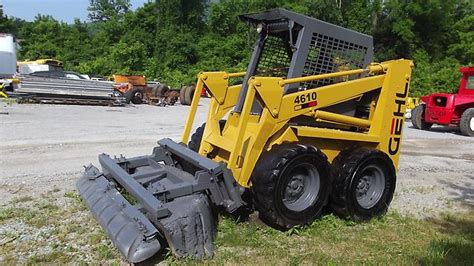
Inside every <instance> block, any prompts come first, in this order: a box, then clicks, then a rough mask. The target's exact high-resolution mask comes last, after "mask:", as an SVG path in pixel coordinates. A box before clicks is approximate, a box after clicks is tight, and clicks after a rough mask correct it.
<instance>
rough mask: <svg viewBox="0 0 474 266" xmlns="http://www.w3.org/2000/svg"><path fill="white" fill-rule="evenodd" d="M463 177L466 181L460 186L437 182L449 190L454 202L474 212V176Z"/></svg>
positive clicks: (443, 181) (442, 181)
mask: <svg viewBox="0 0 474 266" xmlns="http://www.w3.org/2000/svg"><path fill="white" fill-rule="evenodd" d="M465 177H466V179H465V180H464V181H463V182H462V183H461V184H454V183H452V182H448V181H445V180H441V181H439V182H440V183H441V184H442V185H444V186H445V187H448V188H449V189H450V190H451V191H450V194H451V195H452V196H453V200H454V201H457V202H459V203H460V204H461V205H462V206H463V207H467V208H468V209H470V210H474V175H465ZM473 252H474V250H473Z"/></svg>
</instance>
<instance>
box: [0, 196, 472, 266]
mask: <svg viewBox="0 0 474 266" xmlns="http://www.w3.org/2000/svg"><path fill="white" fill-rule="evenodd" d="M21 202H23V201H21V200H19V201H14V202H11V203H10V204H8V205H7V206H3V207H1V208H0V254H2V255H1V256H0V258H1V259H2V260H0V264H2V263H7V264H48V263H59V264H83V263H85V264H89V263H94V264H118V263H120V262H121V261H122V257H121V255H120V254H119V252H118V251H117V249H116V248H115V247H114V246H113V244H112V243H111V241H110V239H109V238H108V237H107V235H106V234H105V232H104V231H103V230H102V229H101V228H100V226H99V225H98V224H97V222H96V221H95V220H94V219H93V217H92V215H91V214H90V213H89V211H88V210H87V208H86V207H85V204H84V203H83V202H82V200H81V198H80V197H79V196H78V195H77V193H71V192H66V193H65V194H64V197H63V198H62V199H61V200H60V201H58V200H57V199H56V198H55V197H49V196H45V197H43V198H41V199H39V200H37V201H36V200H35V201H31V203H28V204H26V205H25V204H21ZM17 203H18V204H17ZM25 206H28V208H26V207H25ZM16 223H17V224H20V225H21V226H20V227H19V228H21V229H12V230H11V231H7V230H3V229H2V228H9V226H11V224H16ZM12 228H18V227H12ZM2 230H3V231H2ZM13 232H14V233H13ZM25 236H27V237H25ZM12 239H14V240H12ZM2 241H5V244H2ZM45 246H47V248H46V249H43V248H44V247H45ZM164 259H165V262H166V263H168V264H193V265H195V264H252V265H255V264H264V265H268V264H289V265H300V264H332V265H339V264H343V265H344V264H423V265H433V264H435V265H439V264H449V265H473V264H474V211H471V212H469V213H456V214H446V215H443V216H441V217H440V218H437V219H430V220H418V219H415V218H411V217H407V216H403V215H400V214H398V213H396V212H390V213H389V214H388V215H386V216H385V217H382V218H379V219H374V220H372V221H370V222H367V223H360V224H358V223H354V222H352V221H347V220H342V219H339V218H337V217H335V216H334V215H326V216H324V217H323V218H322V219H320V220H318V221H315V222H314V223H313V224H311V225H309V226H305V227H302V226H301V227H295V228H293V229H291V230H288V231H286V232H280V231H277V230H274V229H272V228H270V227H268V226H266V225H264V224H261V223H260V222H258V221H254V219H251V221H249V222H236V221H235V220H233V219H231V218H228V217H222V216H221V217H220V221H219V225H218V235H217V239H216V240H215V256H214V257H213V258H208V259H205V260H202V261H194V260H191V259H177V258H175V257H174V256H172V254H171V252H169V251H168V252H165V255H164Z"/></svg>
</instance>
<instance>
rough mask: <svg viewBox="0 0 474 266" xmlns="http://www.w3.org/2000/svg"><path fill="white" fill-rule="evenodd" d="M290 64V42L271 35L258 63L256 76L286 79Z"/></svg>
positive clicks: (266, 41)
mask: <svg viewBox="0 0 474 266" xmlns="http://www.w3.org/2000/svg"><path fill="white" fill-rule="evenodd" d="M290 62H291V49H290V47H289V44H288V41H286V40H285V38H281V37H278V36H271V35H269V36H267V39H266V40H265V44H264V48H263V52H262V55H261V56H260V59H259V61H258V65H257V71H256V76H265V77H282V78H285V77H286V76H287V75H288V69H289V67H290Z"/></svg>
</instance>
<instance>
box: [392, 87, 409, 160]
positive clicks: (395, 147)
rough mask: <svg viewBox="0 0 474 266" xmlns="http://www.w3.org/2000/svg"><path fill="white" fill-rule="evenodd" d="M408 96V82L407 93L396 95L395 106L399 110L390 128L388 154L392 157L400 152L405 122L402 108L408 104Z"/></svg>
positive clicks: (394, 113) (394, 114) (395, 113)
mask: <svg viewBox="0 0 474 266" xmlns="http://www.w3.org/2000/svg"><path fill="white" fill-rule="evenodd" d="M407 94H408V82H407V83H406V84H405V91H404V92H403V93H396V94H395V95H396V96H397V97H396V98H395V104H396V105H397V110H396V111H395V112H393V118H392V126H391V128H390V139H389V141H388V152H389V153H390V155H395V154H397V153H398V151H399V150H400V141H401V135H402V129H403V121H404V120H405V115H404V113H403V112H402V107H403V106H404V105H405V104H406V101H405V99H406V97H407Z"/></svg>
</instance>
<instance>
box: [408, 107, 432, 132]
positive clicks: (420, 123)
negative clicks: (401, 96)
mask: <svg viewBox="0 0 474 266" xmlns="http://www.w3.org/2000/svg"><path fill="white" fill-rule="evenodd" d="M425 108H426V106H425V105H424V104H420V105H418V106H417V107H415V109H413V110H412V111H411V122H412V124H413V127H415V128H416V129H422V130H429V129H430V128H431V126H433V124H432V123H426V122H424V119H423V117H424V115H425Z"/></svg>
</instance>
